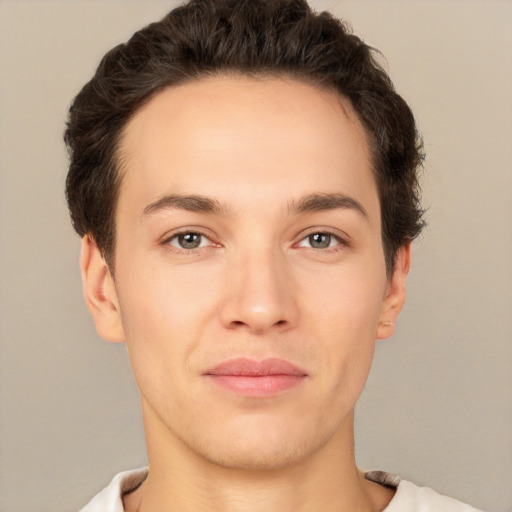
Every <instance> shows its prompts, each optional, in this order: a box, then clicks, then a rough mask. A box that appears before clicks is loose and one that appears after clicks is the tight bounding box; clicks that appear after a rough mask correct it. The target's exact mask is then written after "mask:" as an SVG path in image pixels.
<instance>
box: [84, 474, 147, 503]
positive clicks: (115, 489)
mask: <svg viewBox="0 0 512 512" xmlns="http://www.w3.org/2000/svg"><path fill="white" fill-rule="evenodd" d="M147 476H148V470H147V468H141V469H135V470H132V471H124V472H122V473H118V474H117V475H116V476H115V477H114V478H113V479H112V481H111V482H110V483H109V484H108V485H107V487H105V489H103V490H102V491H101V492H100V493H99V494H97V495H96V496H95V497H94V498H93V499H92V500H91V501H90V502H89V503H88V504H87V505H86V506H85V507H84V508H82V509H81V510H80V512H123V499H122V497H123V495H124V494H127V493H129V492H131V491H134V490H135V489H137V487H139V486H140V484H142V482H144V480H145V479H146V477H147Z"/></svg>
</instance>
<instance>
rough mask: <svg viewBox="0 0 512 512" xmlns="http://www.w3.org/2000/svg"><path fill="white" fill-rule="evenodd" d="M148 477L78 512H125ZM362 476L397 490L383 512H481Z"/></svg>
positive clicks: (109, 490)
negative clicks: (133, 493)
mask: <svg viewBox="0 0 512 512" xmlns="http://www.w3.org/2000/svg"><path fill="white" fill-rule="evenodd" d="M147 474H148V470H147V468H143V469H136V470H133V471H125V472H123V473H119V474H117V475H116V476H115V477H114V478H113V480H112V481H111V482H110V484H109V485H108V486H107V487H105V489H103V491H101V492H100V493H99V494H97V495H96V496H95V497H94V498H93V499H92V500H91V501H90V502H89V503H88V504H87V505H86V506H85V507H84V508H83V509H82V510H81V511H80V512H124V510H123V502H122V496H123V495H125V494H127V493H129V492H131V491H133V490H135V489H136V488H137V487H139V485H140V484H141V483H142V482H143V481H144V480H145V479H146V476H147ZM365 476H366V478H367V479H368V480H371V481H373V482H376V483H379V484H382V485H385V486H387V487H392V488H396V493H395V496H394V497H393V499H392V500H391V501H390V503H389V505H388V506H387V507H386V508H385V509H384V510H383V511H382V512H481V511H479V510H477V509H476V508H473V507H471V506H469V505H466V504H464V503H461V502H460V501H457V500H454V499H453V498H449V497H447V496H442V495H441V494H438V493H437V492H435V491H433V490H432V489H430V488H429V487H418V486H417V485H414V484H413V483H411V482H408V481H407V480H402V479H401V478H399V477H397V476H395V475H392V474H390V473H385V472H384V471H370V472H369V473H366V474H365Z"/></svg>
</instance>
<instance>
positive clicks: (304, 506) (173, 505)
mask: <svg viewBox="0 0 512 512" xmlns="http://www.w3.org/2000/svg"><path fill="white" fill-rule="evenodd" d="M146 419H147V418H145V427H146V437H147V447H148V460H149V467H150V471H149V475H148V478H147V479H146V481H145V482H144V483H143V484H142V486H141V487H140V488H139V489H138V490H137V491H135V492H134V493H132V494H130V495H128V496H127V497H126V498H125V503H124V504H125V511H126V512H132V511H134V512H135V511H137V512H147V511H154V510H166V511H168V512H174V511H180V512H188V511H194V512H217V511H218V512H220V511H222V512H240V511H243V512H262V511H265V512H283V511H291V510H293V511H294V512H306V511H310V512H312V511H315V512H316V511H318V510H322V511H324V512H329V511H333V512H334V511H336V512H340V511H351V512H363V511H364V512H369V511H372V512H373V511H381V510H383V509H384V508H385V507H386V506H387V504H388V503H389V501H390V500H391V498H392V495H393V493H392V491H390V490H388V489H385V488H384V487H382V486H379V485H378V484H374V483H372V482H369V481H367V480H365V478H364V475H363V474H362V473H361V472H360V471H358V469H357V467H356V464H355V459H354V437H353V418H352V416H351V417H350V418H348V419H347V421H346V422H345V424H343V425H342V426H341V427H340V429H339V430H338V431H337V432H336V433H335V434H334V435H333V436H332V438H331V439H330V440H329V441H328V442H327V444H326V445H324V446H323V447H322V448H321V449H320V450H318V451H316V452H315V453H313V454H311V455H309V456H307V457H305V458H303V459H302V460H300V461H297V462H295V463H293V464H290V465H286V466H284V467H280V468H275V469H265V470H253V469H241V468H230V467H223V466H220V465H218V464H214V463H212V462H210V461H207V460H205V459H204V458H202V457H201V456H200V455H198V454H196V453H194V452H192V451H191V450H190V448H188V447H187V446H185V445H184V444H183V443H182V442H181V441H180V440H178V439H176V438H175V437H173V436H169V432H168V431H166V433H165V435H162V434H163V432H160V433H159V432H158V428H155V425H151V421H149V422H148V421H146Z"/></svg>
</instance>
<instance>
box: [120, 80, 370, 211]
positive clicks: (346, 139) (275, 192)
mask: <svg viewBox="0 0 512 512" xmlns="http://www.w3.org/2000/svg"><path fill="white" fill-rule="evenodd" d="M120 156H121V162H122V166H121V167H122V174H123V180H122V185H121V191H120V201H123V197H124V200H127V201H128V202H129V203H130V204H131V205H134V204H135V202H136V201H135V200H136V197H135V196H137V197H138V198H141V197H144V201H145V202H146V205H147V204H148V202H152V201H154V200H157V199H158V196H160V195H162V194H165V193H173V194H203V195H208V196H212V195H213V196H214V197H218V198H220V199H226V200H227V201H228V202H229V201H230V200H232V201H234V202H236V200H237V197H238V198H241V197H244V196H246V197H251V198H253V199H254V200H255V201H258V200H260V201H263V202H268V200H269V199H270V198H271V197H273V198H275V199H276V200H280V199H281V198H282V200H283V201H286V202H287V203H289V202H290V201H291V200H292V201H293V200H296V199H300V196H301V195H305V194H306V193H308V192H326V193H331V192H342V193H348V194H356V193H357V195H358V196H359V200H361V199H362V200H365V199H369V198H368V197H367V198H365V197H361V196H365V195H366V196H371V197H370V199H371V200H372V201H373V202H375V201H374V200H375V197H374V196H375V183H374V179H373V173H372V171H371V169H372V162H371V156H370V150H369V145H368V141H367V137H366V133H365V130H364V128H363V126H362V124H361V122H360V121H359V119H358V117H357V115H356V113H355V112H354V110H353V108H352V106H351V104H350V102H349V101H348V100H347V99H346V98H344V97H343V96H341V95H339V94H337V93H336V92H333V91H330V90H326V89H322V88H319V87H315V86H312V85H310V84H306V83H303V82H300V81H296V80H291V79H284V78H265V79H255V78H247V77H241V76H217V77H210V78H204V79H201V80H197V81H193V82H188V83H185V84H182V85H179V86H172V87H168V88H166V89H164V90H163V91H161V92H159V93H158V94H156V95H155V96H154V97H153V98H152V99H151V100H150V101H149V102H148V103H147V104H146V105H145V106H144V107H143V108H141V109H140V111H138V112H137V113H136V114H135V115H134V116H133V118H132V119H131V120H130V121H129V122H128V123H127V125H126V127H125V130H124V133H123V138H122V143H121V147H120ZM340 187H341V188H342V189H343V190H339V189H340ZM351 189H352V190H351ZM230 192H232V194H230ZM126 196H131V197H129V198H128V199H126ZM244 200H245V199H244ZM139 206H140V207H142V208H143V207H144V205H142V204H141V205H139Z"/></svg>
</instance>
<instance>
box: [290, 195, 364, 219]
mask: <svg viewBox="0 0 512 512" xmlns="http://www.w3.org/2000/svg"><path fill="white" fill-rule="evenodd" d="M336 209H348V210H354V211H356V212H357V213H359V214H360V215H361V216H363V217H364V218H365V219H368V213H367V212H366V210H365V208H364V207H363V205H362V204H361V203H360V202H359V201H357V200H356V199H354V198H353V197H350V196H347V195H345V194H328V193H326V194H322V193H320V194H318V193H316V194H309V195H307V196H305V197H303V198H301V199H300V200H299V201H298V202H295V201H292V203H291V204H290V205H289V211H290V212H291V213H295V214H297V213H308V212H321V211H325V210H336Z"/></svg>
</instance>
